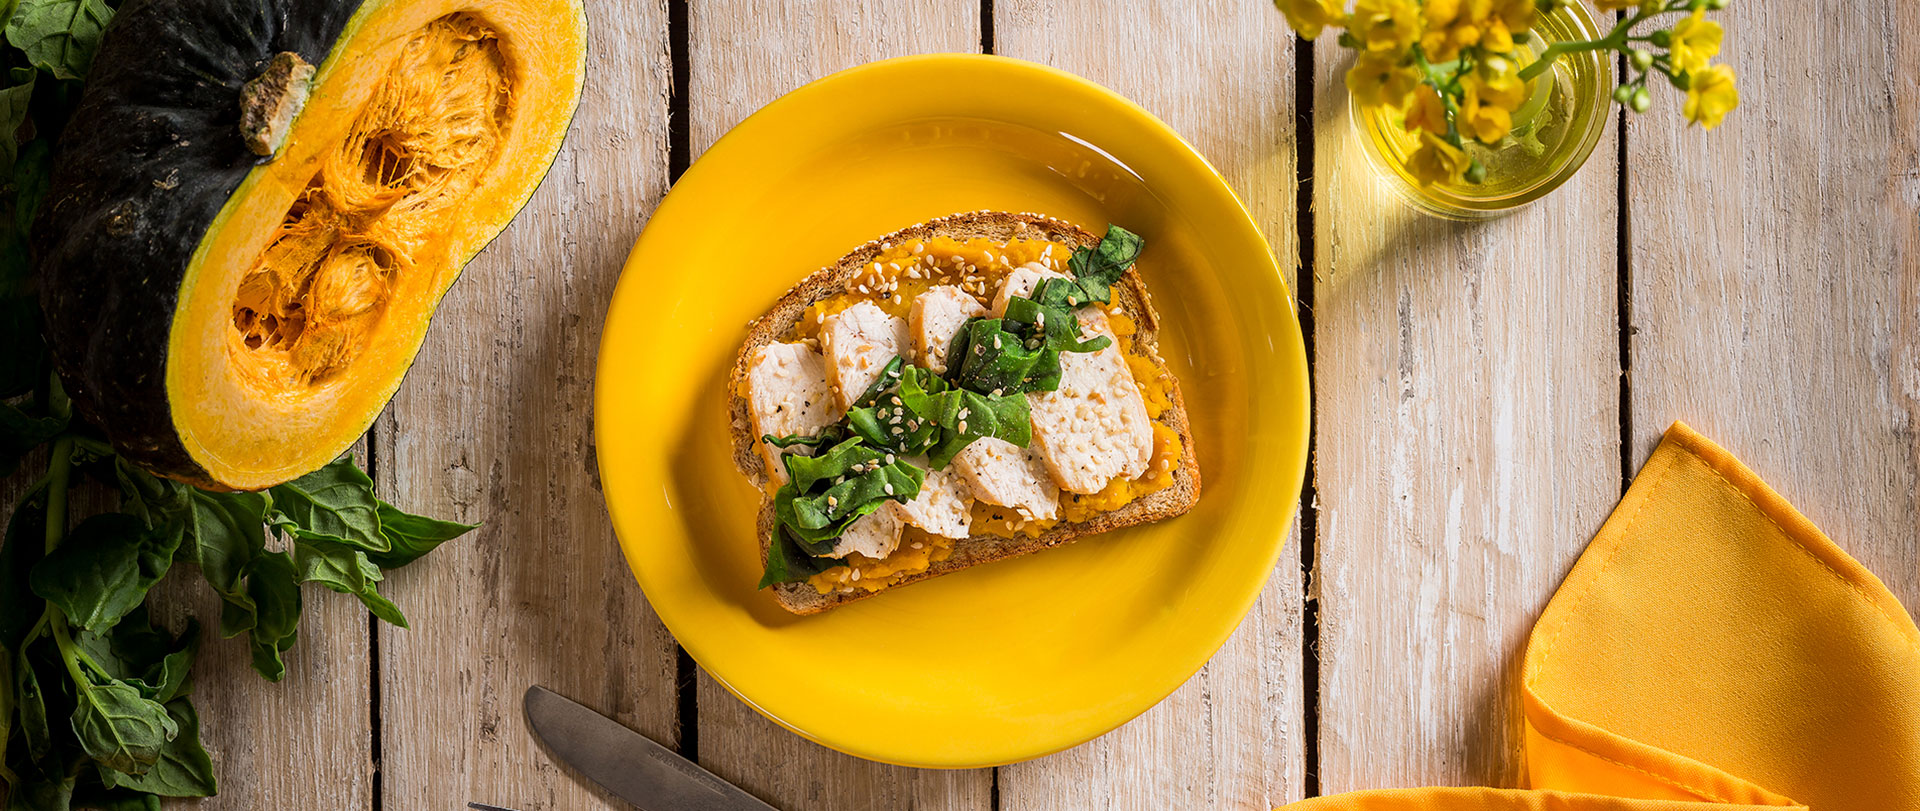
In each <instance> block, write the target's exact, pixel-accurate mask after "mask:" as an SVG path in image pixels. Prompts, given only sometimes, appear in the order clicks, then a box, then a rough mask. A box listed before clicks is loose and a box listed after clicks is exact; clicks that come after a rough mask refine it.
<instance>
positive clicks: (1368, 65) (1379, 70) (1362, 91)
mask: <svg viewBox="0 0 1920 811" xmlns="http://www.w3.org/2000/svg"><path fill="white" fill-rule="evenodd" d="M1419 86H1420V71H1419V70H1417V69H1415V68H1414V67H1413V66H1412V65H1403V64H1401V63H1400V57H1399V56H1398V55H1397V54H1384V53H1380V52H1378V51H1365V52H1362V53H1361V54H1360V58H1359V59H1358V60H1356V61H1355V62H1354V63H1353V67H1352V68H1350V69H1348V70H1347V90H1349V91H1351V92H1352V93H1353V98H1354V100H1355V101H1357V102H1359V103H1360V106H1362V107H1378V106H1380V105H1383V104H1384V105H1386V106H1389V107H1401V106H1405V105H1406V103H1407V94H1409V93H1412V92H1413V90H1414V88H1416V87H1419Z"/></svg>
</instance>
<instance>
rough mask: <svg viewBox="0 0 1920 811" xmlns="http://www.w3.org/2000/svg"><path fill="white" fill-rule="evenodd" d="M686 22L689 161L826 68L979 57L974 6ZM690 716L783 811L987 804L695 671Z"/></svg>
mask: <svg viewBox="0 0 1920 811" xmlns="http://www.w3.org/2000/svg"><path fill="white" fill-rule="evenodd" d="M687 17H688V33H689V37H688V38H689V45H690V47H689V51H690V59H689V69H690V73H691V76H690V82H689V95H688V102H689V104H688V107H689V114H688V122H689V125H690V133H689V134H690V140H691V142H692V147H693V153H694V155H695V156H696V157H697V156H698V155H699V154H700V153H701V152H703V151H705V150H706V148H707V147H708V146H711V145H712V144H713V142H714V141H715V140H717V139H718V138H719V137H720V136H721V135H724V134H725V133H726V131H727V130H728V129H730V128H731V127H733V125H734V124H736V123H739V121H740V120H741V119H743V118H745V117H747V116H748V115H750V114H752V113H753V111H755V110H757V109H759V108H760V107H761V106H763V105H765V104H766V103H767V102H770V101H772V100H774V99H775V98H778V97H779V96H780V95H781V94H783V93H785V92H787V91H789V90H792V89H794V88H796V87H799V86H800V85H802V84H805V83H807V82H809V81H812V80H814V79H817V78H819V77H821V76H825V75H827V74H829V73H832V72H834V71H837V70H840V69H843V68H848V67H852V66H854V65H858V64H861V63H864V62H869V61H872V60H875V59H883V58H886V57H891V56H901V55H905V54H914V53H931V52H940V51H978V50H979V49H980V28H979V22H980V9H979V6H977V5H973V4H968V3H944V4H909V3H889V2H878V1H877V0H704V1H702V2H693V3H691V4H690V5H689V6H688V14H687ZM749 44H750V45H749ZM698 707H699V710H698V714H699V723H700V737H699V756H700V763H701V765H703V766H705V767H707V768H708V769H711V770H713V771H714V772H715V773H716V774H719V775H720V776H721V777H724V778H726V779H728V780H731V781H733V782H734V783H737V784H739V785H740V786H742V787H744V788H746V789H747V790H748V791H751V792H753V793H754V794H756V795H759V796H760V797H763V798H765V799H767V800H768V801H769V802H772V803H773V804H774V805H776V806H778V807H780V808H783V809H788V811H800V810H801V809H810V808H821V809H838V808H911V807H924V808H954V809H967V808H978V809H984V808H987V807H988V804H989V795H990V793H991V783H990V780H991V772H989V771H988V770H985V769H980V770H972V771H929V770H916V769H908V768H903V767H898V766H888V765H885V764H880V763H873V762H869V761H863V760H859V759H857V758H853V757H850V756H847V755H843V754H840V753H838V752H834V751H832V750H830V749H827V748H825V747H822V746H819V745H817V744H814V743H811V742H809V741H807V740H805V739H802V738H800V737H799V736H797V735H794V734H792V733H790V732H787V731H786V730H783V729H781V728H779V727H778V726H776V725H774V724H773V722H771V721H768V720H766V719H765V718H763V717H761V716H760V715H759V714H757V713H755V712H754V711H753V710H752V709H751V708H749V707H747V706H746V705H745V704H742V703H741V702H740V700H739V699H736V698H734V697H733V696H732V695H731V694H729V693H728V692H727V691H726V690H725V688H722V687H721V686H720V685H719V684H718V683H716V682H714V680H713V679H712V678H711V677H709V676H708V675H707V674H706V673H705V672H702V673H701V674H700V679H699V703H698Z"/></svg>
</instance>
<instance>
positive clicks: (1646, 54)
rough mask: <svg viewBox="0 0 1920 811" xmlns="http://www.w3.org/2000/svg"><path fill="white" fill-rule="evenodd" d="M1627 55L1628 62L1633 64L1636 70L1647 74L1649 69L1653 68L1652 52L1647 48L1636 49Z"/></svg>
mask: <svg viewBox="0 0 1920 811" xmlns="http://www.w3.org/2000/svg"><path fill="white" fill-rule="evenodd" d="M1627 53H1628V57H1627V61H1628V62H1630V63H1632V64H1633V69H1634V70H1638V71H1641V72H1645V71H1646V70H1647V69H1648V68H1651V67H1653V52H1652V51H1649V50H1647V49H1645V48H1635V49H1633V50H1631V51H1628V52H1627Z"/></svg>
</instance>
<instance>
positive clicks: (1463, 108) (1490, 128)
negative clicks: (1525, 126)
mask: <svg viewBox="0 0 1920 811" xmlns="http://www.w3.org/2000/svg"><path fill="white" fill-rule="evenodd" d="M1512 129H1513V114H1512V113H1511V112H1509V111H1507V110H1502V109H1500V108H1499V107H1495V106H1492V105H1490V104H1481V103H1480V93H1479V92H1478V91H1477V90H1476V89H1474V88H1473V87H1471V86H1469V87H1468V88H1467V93H1466V97H1465V98H1463V99H1461V101H1460V131H1461V132H1462V133H1465V134H1467V135H1471V136H1473V137H1474V138H1476V139H1479V141H1480V142H1481V143H1483V144H1491V143H1494V142H1496V141H1498V140H1500V139H1501V138H1505V137H1506V136H1507V132H1508V131H1510V130H1512Z"/></svg>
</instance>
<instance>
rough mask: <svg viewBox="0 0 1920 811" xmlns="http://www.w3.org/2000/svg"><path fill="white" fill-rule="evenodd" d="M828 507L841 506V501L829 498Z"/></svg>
mask: <svg viewBox="0 0 1920 811" xmlns="http://www.w3.org/2000/svg"><path fill="white" fill-rule="evenodd" d="M827 506H828V507H838V506H840V499H837V498H834V497H833V496H827Z"/></svg>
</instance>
